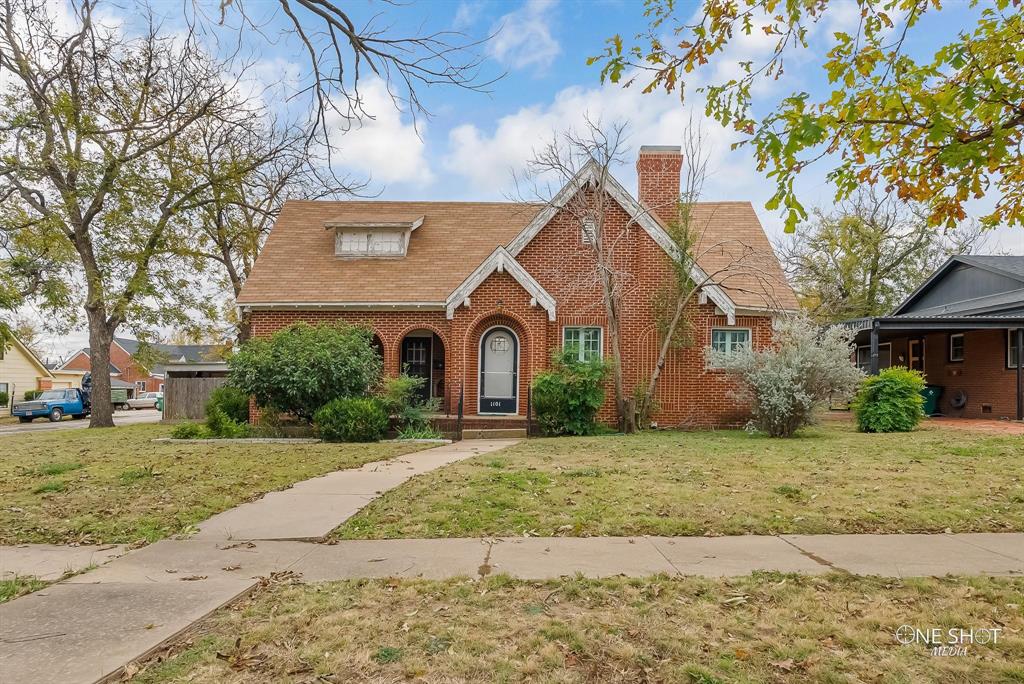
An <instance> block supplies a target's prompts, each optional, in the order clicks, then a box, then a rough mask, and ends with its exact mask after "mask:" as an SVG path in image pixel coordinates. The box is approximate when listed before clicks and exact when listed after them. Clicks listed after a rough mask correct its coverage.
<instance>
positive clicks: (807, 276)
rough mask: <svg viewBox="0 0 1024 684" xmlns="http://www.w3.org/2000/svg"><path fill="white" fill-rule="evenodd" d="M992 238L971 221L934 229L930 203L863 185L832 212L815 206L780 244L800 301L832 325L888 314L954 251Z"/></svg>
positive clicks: (972, 249)
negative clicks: (927, 205) (808, 217)
mask: <svg viewBox="0 0 1024 684" xmlns="http://www.w3.org/2000/svg"><path fill="white" fill-rule="evenodd" d="M987 238H988V234H986V233H985V231H984V230H983V229H982V227H981V226H980V225H978V224H977V223H973V222H969V223H964V224H961V225H960V226H959V227H957V228H956V229H952V230H941V229H936V228H935V227H934V226H931V225H929V223H928V216H927V210H926V208H925V207H923V206H918V205H915V204H909V203H906V202H904V201H902V200H900V199H898V198H896V197H894V196H891V195H886V194H885V193H882V192H879V191H878V190H877V189H875V188H862V189H861V190H859V191H858V192H856V193H855V194H854V195H853V196H852V197H851V198H850V199H849V200H846V201H844V202H843V203H842V204H840V205H839V206H838V207H837V208H836V210H835V211H833V212H831V213H828V212H825V211H823V210H821V209H818V210H816V211H815V212H814V214H813V218H812V220H810V221H808V222H806V223H803V224H801V225H799V226H798V227H797V230H796V232H795V233H794V234H793V235H790V236H787V237H786V238H785V239H783V240H781V241H779V243H778V244H777V245H776V248H777V249H778V251H779V254H780V256H781V260H782V264H783V267H784V268H785V270H786V272H787V275H788V276H789V278H790V281H791V282H792V283H793V286H794V287H795V288H796V290H797V292H798V294H799V295H800V300H801V304H802V305H803V307H804V308H805V309H807V311H808V313H809V314H810V316H811V317H812V318H813V319H814V320H816V321H817V322H819V323H832V322H836V321H840V320H844V319H848V318H861V317H865V316H878V315H882V314H885V313H888V312H889V311H891V310H892V309H893V308H894V307H895V306H896V305H897V304H898V303H899V301H900V300H902V299H903V298H904V297H906V296H907V295H909V294H910V293H911V292H912V291H913V290H914V288H916V287H917V286H918V285H920V284H921V283H922V282H923V281H924V279H925V278H926V277H928V275H929V274H930V273H931V272H932V271H934V270H935V269H936V268H937V267H938V266H939V265H940V264H941V263H942V262H943V261H945V260H946V259H947V258H948V257H949V256H950V255H952V254H970V253H972V252H976V251H978V250H979V249H982V248H983V247H984V246H985V244H986V242H987Z"/></svg>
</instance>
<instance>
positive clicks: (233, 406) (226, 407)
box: [206, 385, 249, 423]
mask: <svg viewBox="0 0 1024 684" xmlns="http://www.w3.org/2000/svg"><path fill="white" fill-rule="evenodd" d="M214 408H217V409H220V410H221V411H223V412H224V415H226V416H227V417H228V418H230V419H231V420H233V421H235V422H236V423H248V422H249V395H248V394H246V393H245V392H243V391H242V390H240V389H238V388H237V387H235V386H233V385H221V386H220V387H218V388H217V389H215V390H213V392H211V393H210V400H209V401H208V402H206V413H207V415H209V413H210V411H211V410H213V409H214Z"/></svg>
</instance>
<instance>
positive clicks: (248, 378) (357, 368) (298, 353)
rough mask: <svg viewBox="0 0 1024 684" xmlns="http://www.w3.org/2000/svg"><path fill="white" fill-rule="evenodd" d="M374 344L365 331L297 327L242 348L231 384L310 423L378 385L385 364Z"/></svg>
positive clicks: (264, 404) (231, 368)
mask: <svg viewBox="0 0 1024 684" xmlns="http://www.w3.org/2000/svg"><path fill="white" fill-rule="evenodd" d="M371 339H372V333H371V332H370V331H369V330H367V329H365V328H360V327H354V326H346V325H326V324H324V325H315V326H311V325H307V324H305V323H300V324H296V325H293V326H291V327H289V328H285V329H283V330H279V331H278V332H276V333H274V335H273V336H271V337H270V338H261V339H252V340H249V341H248V342H246V343H245V344H244V345H242V347H241V348H240V349H239V350H238V353H237V354H235V355H234V356H232V357H231V359H229V360H228V369H229V382H230V384H231V385H233V386H235V387H237V388H238V389H240V390H241V391H243V392H245V393H246V394H249V395H251V396H252V397H254V398H255V400H256V404H257V405H258V406H260V407H268V408H273V409H276V410H279V411H283V412H286V413H291V414H293V415H294V416H296V417H297V418H300V419H301V420H304V421H307V422H308V421H310V420H312V419H313V414H314V413H316V411H317V409H319V408H320V407H321V406H323V405H324V404H326V403H329V402H331V401H333V400H334V399H340V398H345V397H357V396H365V395H366V394H367V393H368V391H369V389H370V388H371V387H373V386H376V385H377V382H378V380H379V379H380V374H381V360H380V357H379V356H377V353H376V352H375V351H374V350H373V348H372V346H371V345H370V341H371Z"/></svg>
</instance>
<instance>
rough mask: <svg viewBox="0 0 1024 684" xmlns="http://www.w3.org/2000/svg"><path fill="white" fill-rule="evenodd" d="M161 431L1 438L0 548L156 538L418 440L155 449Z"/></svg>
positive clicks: (164, 432)
mask: <svg viewBox="0 0 1024 684" xmlns="http://www.w3.org/2000/svg"><path fill="white" fill-rule="evenodd" d="M169 434H170V428H169V427H167V426H162V425H131V426H124V427H118V428H110V429H105V430H89V429H82V430H54V431H47V432H37V433H25V434H18V435H11V436H0V451H2V452H3V457H2V458H0V502H2V503H0V544H19V543H25V542H49V543H66V542H91V543H115V542H127V543H131V542H135V541H138V540H141V539H144V540H148V541H154V540H156V539H159V538H161V537H166V536H168V535H172V534H176V533H178V532H181V531H183V530H186V529H187V528H188V527H189V526H190V525H194V524H195V523H198V522H200V521H202V520H205V519H206V518H208V517H210V516H211V515H213V514H214V513H218V512H220V511H223V510H225V509H227V508H231V507H232V506H235V505H237V504H239V503H242V502H245V501H248V500H251V499H255V498H258V497H259V496H260V495H261V494H264V493H266V492H268V491H272V490H276V489H282V488H284V487H287V486H288V485H290V484H292V483H294V482H297V481H299V480H304V479H307V478H310V477H315V476H317V475H321V474H323V473H327V472H330V471H332V470H338V469H341V468H353V467H358V466H360V465H362V464H363V463H366V462H368V461H375V460H378V459H384V458H391V457H393V456H397V455H400V454H402V453H407V452H410V451H416V450H419V449H422V448H424V447H425V446H429V445H421V444H416V445H413V444H295V445H291V444H237V443H236V444H226V443H221V444H218V443H215V442H213V443H205V444H166V443H163V444H156V443H153V442H152V441H150V440H151V439H153V438H154V437H166V436H168V435H169Z"/></svg>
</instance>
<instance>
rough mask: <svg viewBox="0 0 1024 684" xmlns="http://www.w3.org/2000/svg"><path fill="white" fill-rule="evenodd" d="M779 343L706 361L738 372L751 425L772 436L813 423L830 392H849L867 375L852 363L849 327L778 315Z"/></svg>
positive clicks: (787, 434) (788, 433)
mask: <svg viewBox="0 0 1024 684" xmlns="http://www.w3.org/2000/svg"><path fill="white" fill-rule="evenodd" d="M774 329H775V345H774V346H773V347H770V348H768V349H764V350H761V351H753V350H752V349H747V350H744V351H741V352H739V353H734V354H732V355H729V356H726V355H725V354H722V353H721V352H716V351H710V352H709V354H708V361H709V362H710V364H711V365H712V366H716V367H718V368H721V369H723V370H725V371H727V372H729V373H733V374H735V375H737V376H738V379H739V381H740V389H739V390H738V392H737V395H738V397H739V398H740V399H741V400H744V401H749V402H750V403H751V404H752V407H753V419H752V420H751V422H750V427H752V428H755V429H757V430H760V431H762V432H765V433H767V434H768V435H770V436H771V437H790V436H792V435H793V433H794V432H796V431H797V429H799V428H801V427H803V426H804V425H809V424H811V423H812V422H813V421H814V410H815V408H817V407H818V406H819V405H820V404H821V403H823V402H824V401H826V400H827V399H828V397H829V395H830V394H833V393H837V394H851V393H852V392H853V391H854V390H855V389H856V387H857V385H858V384H859V383H860V381H861V379H862V378H863V377H864V374H863V373H861V372H860V370H859V369H857V368H856V367H855V366H854V365H853V364H852V363H851V362H850V354H851V352H852V346H851V343H850V331H849V330H847V329H846V328H843V327H841V326H833V327H831V328H827V329H825V330H821V329H820V328H818V327H817V326H816V325H814V324H813V323H811V322H810V320H808V319H807V317H806V316H803V315H800V316H793V317H789V318H781V319H777V320H776V321H775V323H774Z"/></svg>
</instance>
